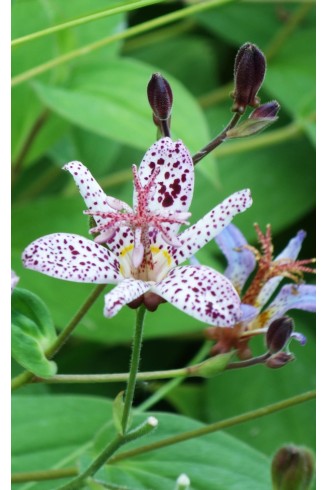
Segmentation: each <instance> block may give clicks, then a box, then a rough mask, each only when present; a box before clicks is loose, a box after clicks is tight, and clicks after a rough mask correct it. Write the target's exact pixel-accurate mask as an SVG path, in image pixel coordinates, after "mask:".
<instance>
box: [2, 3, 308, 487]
mask: <svg viewBox="0 0 328 490" xmlns="http://www.w3.org/2000/svg"><path fill="white" fill-rule="evenodd" d="M127 3H131V2H111V1H108V0H92V1H91V0H75V1H66V0H65V1H64V0H16V1H13V2H12V21H13V26H12V35H13V39H16V38H19V37H21V36H24V35H27V34H30V33H33V32H36V31H39V30H41V29H45V28H47V27H50V26H54V25H58V24H60V23H63V22H66V21H69V20H72V19H75V18H80V17H83V16H86V15H89V14H91V13H93V12H100V11H102V10H105V9H108V8H111V7H113V8H114V7H115V6H120V5H123V4H127ZM196 3H197V2H174V1H173V2H159V3H157V4H155V5H150V6H148V7H146V8H142V9H137V8H135V9H132V10H131V11H129V12H125V13H119V14H116V15H112V16H108V17H104V18H102V19H100V20H97V21H93V22H89V23H86V24H83V25H80V26H79V27H74V28H69V29H65V30H62V31H59V32H57V33H55V34H52V35H49V36H46V37H42V38H40V39H36V40H33V41H30V42H26V43H24V44H22V45H18V46H16V47H14V48H13V52H12V68H13V77H14V86H13V92H12V161H13V184H14V186H13V193H12V196H13V217H12V226H13V228H12V251H13V263H12V265H13V269H14V270H15V271H16V273H17V275H18V276H19V277H20V283H19V286H20V287H22V288H24V289H28V290H30V291H31V292H33V293H35V294H36V295H38V296H39V297H40V298H41V299H42V300H43V302H44V303H45V304H46V305H47V307H48V308H49V311H50V314H51V316H52V317H53V320H54V324H55V326H56V328H57V329H58V330H60V329H61V328H63V327H64V326H65V325H66V324H67V322H68V321H69V319H70V318H71V317H72V316H73V315H74V313H75V312H76V310H77V309H78V308H79V307H80V305H81V304H82V303H83V301H84V300H85V298H86V297H87V296H88V294H89V293H90V292H91V290H92V288H93V286H90V285H84V284H82V285H81V284H74V283H68V282H64V281H63V282H61V281H58V280H56V279H53V278H49V277H47V276H43V275H41V274H40V275H39V274H37V273H35V272H32V271H28V270H24V269H23V267H22V264H21V260H20V256H21V253H22V251H23V249H24V248H25V246H27V245H28V244H29V243H30V242H31V241H33V240H34V239H36V238H38V237H40V236H42V235H46V234H48V233H54V232H70V233H78V234H81V235H84V236H87V234H88V223H87V220H86V218H85V216H84V215H83V214H82V210H83V209H84V203H83V201H82V199H81V198H80V196H79V194H78V192H77V190H76V189H75V186H74V183H73V182H72V179H70V177H69V175H68V174H66V173H64V172H62V171H61V167H62V166H63V164H65V163H66V162H68V161H70V160H73V159H74V160H80V161H82V162H83V163H84V164H85V165H86V166H87V167H88V168H89V169H90V170H91V172H92V173H93V175H94V176H95V177H96V178H97V180H98V181H99V182H100V183H101V184H102V185H103V187H104V189H105V190H106V192H107V193H108V194H110V195H113V196H115V197H118V198H120V199H123V200H126V201H127V202H130V201H131V198H132V185H131V172H130V169H131V164H132V163H138V162H139V161H140V159H141V157H142V156H143V154H144V152H145V151H146V150H147V148H148V147H149V146H150V145H151V144H152V143H153V142H154V140H155V137H156V131H155V128H154V126H153V124H152V115H151V109H150V107H149V105H148V101H147V97H146V86H147V83H148V81H149V79H150V76H151V74H152V73H154V72H158V71H160V72H161V73H162V74H163V75H164V76H165V77H166V78H167V79H168V80H169V82H170V84H171V86H172V89H173V93H174V109H173V116H172V137H173V138H174V139H176V138H181V139H183V141H184V142H185V144H186V145H187V146H188V147H189V148H190V150H191V152H196V151H198V150H199V149H200V148H201V147H203V146H204V145H205V144H206V143H207V142H208V141H209V140H210V139H211V138H213V137H214V136H215V135H216V134H217V133H218V132H220V131H221V130H222V129H223V128H224V126H225V124H226V123H227V122H228V120H229V119H230V117H231V115H230V107H231V99H230V98H229V92H230V91H231V88H232V85H231V84H232V69H233V62H234V56H235V54H236V51H237V49H238V47H239V46H240V45H241V44H243V43H244V42H247V41H250V42H255V43H257V44H258V46H259V47H260V48H261V49H262V50H263V51H264V52H265V53H266V54H267V57H268V70H267V75H266V79H265V82H264V84H263V88H262V89H261V92H260V97H261V100H262V102H265V101H269V100H272V99H273V98H274V99H276V100H278V101H279V103H280V104H281V111H280V114H279V115H280V118H279V121H278V122H277V123H276V124H275V125H274V126H271V127H270V129H269V130H267V131H266V132H265V133H263V134H261V135H259V136H255V137H253V138H250V139H247V140H240V141H238V140H237V141H234V142H229V143H226V144H225V145H223V146H222V147H220V148H219V149H218V150H217V151H216V152H213V154H212V155H211V156H209V157H207V158H206V159H205V160H204V161H202V162H201V163H200V164H199V165H198V166H197V167H196V188H195V193H194V200H193V204H192V208H191V211H192V213H193V215H192V221H193V222H194V221H196V220H197V219H198V218H199V217H201V216H203V215H204V214H205V213H206V212H207V211H208V210H210V209H211V208H212V207H213V206H215V205H216V204H217V203H218V202H220V201H221V200H222V199H223V198H224V197H226V196H228V195H229V194H230V193H232V192H234V191H237V190H239V189H243V188H246V187H249V188H251V190H252V195H253V199H254V204H253V206H252V208H251V209H249V210H248V211H247V212H246V213H245V214H243V215H242V216H239V217H238V218H237V219H236V220H235V223H236V224H237V225H238V226H240V228H241V229H242V231H243V232H244V233H245V235H246V236H247V238H248V239H249V241H250V242H251V243H253V244H255V232H254V229H253V226H252V224H253V223H254V222H258V223H259V224H260V226H261V227H262V228H264V227H265V225H266V224H267V223H271V225H272V230H273V236H274V245H275V250H276V251H277V252H279V251H280V250H281V249H282V248H283V247H284V246H285V244H286V242H287V241H288V240H289V239H290V238H291V237H292V236H294V234H295V233H296V232H297V231H298V230H299V229H305V230H306V231H307V233H308V235H307V239H306V241H305V244H304V247H303V250H302V252H301V258H309V257H312V256H314V255H315V242H314V232H315V214H314V207H315V147H314V144H315V136H314V135H315V127H314V117H315V113H314V111H315V102H314V99H315V11H314V8H313V5H311V3H303V2H300V3H298V2H291V3H290V2H277V1H272V2H263V3H262V2H256V3H253V2H247V1H245V2H238V1H229V2H222V4H220V2H216V5H215V6H212V8H210V9H207V10H205V9H204V10H203V11H202V12H199V13H195V14H193V15H188V16H185V17H182V18H181V19H180V20H179V21H176V22H173V23H167V24H164V25H163V26H162V27H156V28H154V29H152V30H149V31H147V32H144V33H143V32H140V34H138V35H136V36H133V37H131V38H124V36H123V37H122V39H120V40H117V41H115V42H111V43H108V44H107V45H106V46H104V47H102V48H100V49H95V50H91V51H90V52H88V53H86V54H84V55H83V56H76V57H74V58H73V59H72V60H71V61H69V62H66V63H61V64H58V65H57V66H55V67H53V68H51V69H49V70H46V71H44V73H42V74H40V75H38V76H35V77H34V76H33V77H31V78H29V79H27V80H25V81H24V80H23V81H20V80H19V76H20V74H22V73H24V72H26V71H28V70H30V69H32V68H34V67H36V66H38V65H41V64H44V63H47V62H49V61H50V60H53V59H56V58H58V57H61V56H63V55H64V54H66V53H70V52H72V51H74V50H79V49H80V48H81V47H84V46H88V45H90V44H92V43H94V42H96V41H98V40H101V39H104V38H107V37H111V36H116V35H117V34H120V33H124V32H125V31H126V30H127V29H129V28H134V27H136V26H142V25H143V24H144V23H146V22H149V21H150V20H151V19H154V18H157V17H160V16H162V15H166V14H169V13H171V12H179V11H181V10H182V9H183V8H186V7H188V6H190V5H194V4H196ZM202 3H204V4H205V3H207V2H202ZM16 77H17V78H16ZM198 258H199V260H201V261H202V262H203V263H205V264H209V265H211V266H214V267H216V268H217V269H218V270H222V271H223V270H224V267H225V265H224V261H223V259H222V257H221V256H220V254H219V251H218V250H217V248H216V247H215V245H214V244H209V245H208V246H207V247H206V248H205V249H204V250H203V251H202V252H201V253H199V255H198ZM311 280H312V279H311V278H310V281H311ZM102 308H103V297H101V298H100V299H98V300H97V302H96V303H95V305H94V306H93V307H92V309H91V310H90V311H89V313H88V314H87V315H86V316H85V317H84V318H83V320H82V321H81V323H80V325H79V326H78V328H77V329H76V331H75V332H74V335H73V337H72V338H71V340H70V341H69V342H68V343H67V345H66V346H65V347H64V348H63V349H62V351H61V352H60V353H59V354H58V355H57V356H56V363H57V365H58V372H59V373H101V372H108V373H110V372H120V371H122V372H126V371H127V369H128V362H129V352H130V340H131V335H132V326H133V322H134V312H133V311H132V310H129V309H128V308H124V309H123V310H122V311H121V312H120V313H119V314H118V315H117V316H116V317H115V318H113V319H111V320H107V319H105V318H103V316H102ZM292 313H293V312H292ZM293 316H294V318H295V320H296V325H297V330H298V331H301V332H302V333H304V334H305V335H306V336H307V338H308V344H307V345H306V346H305V347H303V348H301V347H299V346H297V345H296V346H294V345H293V351H294V352H295V354H296V356H297V360H296V361H295V362H294V363H292V364H290V365H288V366H287V367H285V368H284V369H282V370H278V371H269V370H268V369H266V368H264V367H263V366H258V367H253V368H251V369H247V370H243V371H237V370H236V371H234V372H228V373H224V374H222V375H221V376H219V377H217V378H213V379H210V380H208V381H202V382H195V381H192V380H191V381H188V382H186V383H184V384H183V385H182V386H180V387H178V388H177V389H175V390H174V391H172V392H171V393H170V394H169V395H168V396H167V398H166V399H165V400H163V401H161V402H160V403H159V404H158V405H157V406H156V407H155V409H156V410H157V411H164V412H170V413H172V415H169V414H166V415H165V414H164V415H163V416H162V417H163V422H162V425H163V435H168V434H169V433H170V432H172V431H173V430H175V429H174V428H175V427H176V428H177V430H178V428H179V426H181V428H182V429H183V428H187V427H189V428H191V427H193V426H194V425H195V424H196V425H197V424H200V423H208V422H213V421H217V420H220V419H223V418H225V417H230V416H232V415H236V414H239V413H242V412H243V411H246V410H252V409H254V408H256V407H259V406H262V405H265V404H266V403H271V402H274V401H278V400H280V399H282V398H284V397H288V396H291V395H293V394H298V393H302V392H304V391H306V390H308V389H312V388H313V387H314V383H315V367H314V366H315V322H314V317H313V315H311V314H309V313H297V314H296V313H295V315H293ZM203 332H204V325H203V324H202V323H200V322H198V321H196V320H193V319H192V318H191V317H188V316H186V315H183V314H182V313H181V312H179V311H178V310H176V309H174V308H173V307H171V306H170V305H168V304H165V305H163V306H161V307H160V308H159V310H158V311H157V312H156V313H154V314H149V315H148V317H147V319H146V330H145V337H146V341H145V343H144V346H143V355H142V366H141V368H142V370H143V371H146V370H162V369H170V368H175V367H180V366H184V365H185V363H187V362H188V361H189V360H190V359H191V358H192V356H193V355H194V353H195V352H196V351H197V350H198V349H199V347H200V345H201V343H202V339H203ZM261 348H262V345H261V343H258V344H256V345H254V349H255V351H256V350H258V351H259V352H260V350H261ZM21 370H22V368H21V367H19V366H18V365H17V364H14V366H13V374H14V375H16V374H18V373H19V372H20V371H21ZM156 387H158V385H157V384H154V385H153V384H147V385H146V384H140V386H138V391H137V403H140V402H141V401H142V400H144V399H145V398H146V397H147V396H148V395H149V393H151V392H152V391H153V390H154V389H155V388H156ZM120 389H124V386H123V385H121V386H120V385H117V384H115V385H114V384H108V385H100V384H98V385H67V386H64V385H62V386H60V385H39V386H27V387H24V388H22V389H21V390H20V391H19V392H17V393H18V394H17V395H16V394H15V395H14V404H13V406H14V418H13V422H14V438H13V452H14V458H13V461H14V470H15V471H31V470H34V469H35V470H37V469H42V468H45V469H46V468H50V467H63V466H64V467H65V466H67V465H72V462H73V463H74V462H75V460H76V459H77V458H78V457H79V455H80V454H82V453H83V452H85V450H86V449H87V448H90V447H91V443H90V440H91V439H92V437H93V436H94V434H95V432H97V431H98V430H100V428H101V426H102V425H104V424H106V422H107V421H108V419H109V415H110V410H109V408H108V405H109V402H108V399H109V398H110V397H115V396H116V394H117V393H118V392H119V390H120ZM22 395H26V396H25V397H23V396H22ZM16 404H17V408H16ZM89 405H90V406H89ZM61 412H63V414H66V418H67V421H69V420H71V423H69V422H67V421H66V422H67V428H66V429H65V430H63V429H61V430H60V427H63V425H61V424H60V423H59V422H58V415H59V414H60V413H61ZM63 414H62V416H64V415H63ZM173 414H177V415H173ZM178 414H180V415H181V416H188V417H190V418H191V419H194V420H188V419H185V418H184V419H181V420H182V421H181V420H180V419H179V420H177V421H176V420H175V419H174V417H177V416H178ZM75 417H76V420H74V419H75ZM314 418H315V411H314V402H307V403H306V404H303V405H300V406H298V407H295V408H292V409H289V410H286V411H283V412H279V413H277V414H275V415H272V416H269V417H266V418H263V419H259V420H256V421H253V422H248V423H247V424H244V425H240V426H236V427H234V428H232V429H230V430H228V431H227V433H228V435H225V434H220V435H219V434H218V435H215V436H211V437H210V438H209V440H207V439H204V441H203V439H202V440H200V441H194V443H193V444H192V441H191V443H190V444H189V445H187V446H186V447H185V451H187V452H188V453H189V455H190V458H185V456H184V457H183V454H184V452H183V451H182V450H181V448H179V446H176V447H175V448H174V449H173V448H172V449H171V452H169V451H168V449H166V450H165V451H164V452H163V453H162V456H161V453H160V452H159V453H158V458H159V459H158V458H157V456H156V453H154V456H151V457H148V458H147V457H146V456H147V455H145V456H144V457H143V458H141V460H142V461H139V463H138V464H139V465H140V466H138V465H137V464H136V467H137V468H144V473H142V472H141V471H140V472H139V473H138V472H137V473H136V469H135V467H133V464H134V463H133V461H134V460H131V467H130V466H129V465H128V466H127V467H126V468H125V470H124V471H123V473H122V471H121V473H120V471H119V469H118V470H117V474H114V475H110V476H108V475H105V477H104V478H109V477H112V478H114V481H117V482H118V483H121V484H123V483H124V484H126V485H130V486H132V487H133V488H138V489H141V488H144V489H150V488H156V489H157V488H158V489H161V488H163V489H164V488H171V487H172V488H173V483H172V485H171V486H170V485H169V483H168V482H171V481H172V482H174V480H175V478H176V477H177V476H178V475H179V474H180V473H182V472H187V473H188V474H189V473H190V474H189V476H190V477H191V479H192V482H193V486H192V488H193V489H203V488H204V489H205V488H206V489H212V488H213V489H220V488H222V489H233V488H243V489H247V488H249V489H256V488H259V489H261V488H262V489H264V488H268V485H269V483H268V482H269V458H270V457H271V455H272V454H273V452H274V451H275V450H276V449H277V448H278V447H279V446H280V445H281V444H283V443H286V442H288V443H289V442H293V443H296V444H301V445H307V446H309V447H311V448H312V449H314V444H315V441H314V437H315V436H314ZM65 420H66V419H65ZM40 421H43V425H42V424H41V426H39V429H40V430H38V424H39V425H40V423H41V422H40ZM66 422H63V424H64V427H66V426H65V423H66ZM16 424H18V425H16ZM180 424H181V425H180ZM42 427H48V428H49V427H50V429H49V430H45V432H43V429H41V428H42ZM182 429H181V430H182ZM157 434H159V433H157ZM39 436H40V437H41V439H39ZM225 438H226V439H225ZM40 441H43V442H40ZM198 445H199V451H200V453H199V454H198V457H199V458H200V460H201V461H200V460H199V469H198V470H197V471H198V473H197V471H196V469H195V467H197V464H193V465H191V464H190V461H195V462H197V461H198V460H197V451H196V453H195V446H196V447H197V446H198ZM45 448H47V450H46V454H47V456H46V457H45ZM50 448H52V449H50ZM229 451H230V452H229ZM228 456H229V457H230V458H231V459H229V457H228ZM156 458H157V459H156ZM161 458H162V459H161ZM159 461H162V462H163V461H166V464H164V463H163V464H162V465H159V463H158V462H159ZM170 461H171V463H170ZM172 461H179V462H180V464H177V465H176V466H174V465H173V466H172ZM229 461H230V462H229ZM200 462H202V464H203V463H204V464H205V463H206V465H207V466H206V467H208V471H209V473H208V475H209V476H207V480H206V482H205V480H204V478H205V473H206V471H207V470H206V471H205V472H204V469H202V465H201V464H200ZM132 463H133V464H132ZM156 465H159V466H158V467H157V466H156ZM220 465H221V466H220ZM252 465H255V466H254V468H253V466H252ZM172 468H174V471H171V470H172ZM222 468H225V471H223V470H222ZM238 468H239V470H238ZM238 471H239V472H240V473H239V478H240V479H242V481H243V482H244V483H243V485H242V487H238V486H234V485H238V479H237V480H236V481H235V480H234V479H233V477H232V475H234V474H236V473H237V474H238ZM193 472H194V473H195V474H193V475H192V473H193ZM124 474H126V475H128V476H126V479H125V478H124ZM256 474H258V475H263V479H262V476H258V480H256V478H255V476H254V475H256ZM122 475H123V476H122ZM136 475H137V476H136ZM145 475H146V476H145ZM151 475H161V478H162V480H156V481H155V480H154V479H152V478H155V477H154V476H153V477H152V476H151ZM197 475H198V476H197ZM201 475H203V480H202V478H201V477H200V476H201ZM254 478H255V479H254ZM239 481H240V480H239ZM256 481H257V483H256ZM204 482H205V483H204ZM236 482H237V483H236ZM17 488H21V489H23V488H24V489H27V488H31V489H32V488H33V489H34V488H40V490H41V489H47V488H54V484H53V483H49V482H48V483H43V484H41V485H40V484H39V485H35V484H24V485H21V486H19V487H17Z"/></svg>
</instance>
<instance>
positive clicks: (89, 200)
mask: <svg viewBox="0 0 328 490" xmlns="http://www.w3.org/2000/svg"><path fill="white" fill-rule="evenodd" d="M63 168H64V170H67V171H68V172H70V174H71V175H72V177H73V179H74V180H75V183H76V185H77V187H78V189H79V191H80V194H81V196H82V197H83V199H84V202H85V204H86V206H87V207H88V209H89V210H90V211H102V212H108V213H110V212H114V209H113V207H111V206H109V202H111V201H116V200H115V199H113V198H108V197H107V195H106V194H105V192H104V191H103V190H102V188H101V187H100V185H99V184H98V182H97V181H96V179H95V178H94V177H93V176H92V174H91V172H90V171H89V170H88V169H87V168H86V167H85V166H84V165H83V163H81V162H77V161H73V162H70V163H67V164H66V165H64V167H63ZM94 220H95V222H96V223H97V225H98V226H99V225H102V224H104V223H106V222H108V218H102V217H101V216H94Z"/></svg>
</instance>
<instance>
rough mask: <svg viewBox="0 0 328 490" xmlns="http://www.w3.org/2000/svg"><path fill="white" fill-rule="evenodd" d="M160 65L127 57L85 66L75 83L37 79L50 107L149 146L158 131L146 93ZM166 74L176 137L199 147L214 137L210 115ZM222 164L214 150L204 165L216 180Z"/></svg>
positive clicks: (102, 132)
mask: <svg viewBox="0 0 328 490" xmlns="http://www.w3.org/2000/svg"><path fill="white" fill-rule="evenodd" d="M156 71H158V70H157V68H155V67H153V66H151V65H146V64H144V63H141V62H138V61H135V60H132V59H128V58H124V59H121V60H111V61H109V62H108V63H107V65H106V67H105V68H104V67H101V68H98V69H96V68H95V69H94V70H92V71H90V70H83V69H80V70H79V71H78V72H77V73H76V74H75V76H74V79H73V82H72V83H71V84H70V86H69V87H54V86H50V85H45V84H40V83H34V88H35V90H36V93H37V95H38V96H39V97H40V100H41V101H42V102H43V103H44V104H45V105H46V106H47V107H48V108H50V109H51V110H53V111H54V112H56V113H58V114H59V115H61V116H62V117H63V118H65V119H67V120H68V121H70V122H72V123H74V124H76V125H78V126H80V127H82V128H84V129H87V130H90V131H92V132H94V133H96V134H98V135H101V136H105V137H109V138H111V139H113V140H116V141H118V142H120V143H124V144H127V145H129V146H132V147H134V148H137V149H141V150H143V151H144V152H145V151H146V150H147V149H148V148H149V147H150V146H151V144H152V143H153V142H154V139H155V135H156V128H155V126H154V124H153V121H152V112H151V109H150V107H149V104H148V100H147V96H146V88H147V84H148V81H149V79H150V77H151V75H152V73H154V72H156ZM163 75H164V76H166V78H167V79H168V80H169V82H170V84H171V86H172V90H173V93H174V108H173V113H172V124H171V126H172V138H173V139H182V140H183V141H184V143H185V144H186V146H187V147H188V148H189V149H190V151H191V152H192V153H195V152H196V151H198V150H199V149H200V148H202V147H203V146H205V144H207V143H208V141H209V133H208V129H207V125H206V120H205V118H204V115H203V114H202V111H201V110H200V108H199V106H198V104H197V102H196V101H195V99H194V97H193V96H192V95H191V94H190V93H189V92H188V91H187V89H186V88H184V86H183V85H181V83H179V82H178V81H176V80H174V79H173V78H172V77H171V76H170V75H165V73H164V74H163ZM191 121H192V124H190V122H191ZM216 170H217V169H216V167H215V166H214V161H213V159H212V157H211V156H210V157H209V158H207V162H206V163H203V165H202V167H201V171H202V172H203V173H206V175H208V176H210V179H211V182H213V181H214V183H215V175H216Z"/></svg>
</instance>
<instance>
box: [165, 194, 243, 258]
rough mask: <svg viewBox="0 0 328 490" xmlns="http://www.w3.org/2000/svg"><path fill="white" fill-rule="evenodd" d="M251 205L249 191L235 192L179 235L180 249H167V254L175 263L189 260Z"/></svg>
mask: <svg viewBox="0 0 328 490" xmlns="http://www.w3.org/2000/svg"><path fill="white" fill-rule="evenodd" d="M251 205H252V198H251V193H250V191H249V189H245V190H243V191H239V192H236V193H235V194H232V195H231V196H230V197H228V198H227V199H225V200H224V201H223V202H222V203H221V204H219V205H218V206H216V207H215V208H214V209H212V211H210V212H209V213H207V214H206V215H205V216H204V218H202V219H200V220H199V221H197V223H196V224H194V225H193V226H190V228H188V229H187V230H185V231H184V232H183V233H181V235H179V239H180V242H181V243H182V245H181V246H180V247H177V248H174V247H169V253H170V255H171V256H172V257H173V259H174V261H175V263H176V264H177V265H178V264H181V263H182V262H184V261H185V260H187V259H189V257H191V256H192V255H193V254H194V253H196V252H197V250H199V249H200V248H202V247H203V246H204V245H206V243H208V242H209V241H210V240H212V239H213V238H214V237H215V236H216V235H218V234H219V233H220V232H221V231H222V230H223V229H224V228H225V227H226V226H227V225H228V224H229V223H230V222H231V220H232V219H233V217H234V216H235V215H236V214H238V213H242V212H243V211H245V210H246V209H247V208H249V207H250V206H251Z"/></svg>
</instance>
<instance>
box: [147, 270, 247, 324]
mask: <svg viewBox="0 0 328 490" xmlns="http://www.w3.org/2000/svg"><path fill="white" fill-rule="evenodd" d="M152 291H153V292H155V293H157V294H158V295H159V296H161V297H162V298H164V299H166V300H167V301H169V302H170V303H172V305H173V306H175V307H176V308H179V310H182V311H184V312H185V313H187V314H188V315H191V316H192V317H194V318H197V319H198V320H201V321H203V322H206V323H208V324H210V325H216V326H220V327H229V326H233V325H235V324H236V323H238V321H239V320H240V318H241V309H240V299H239V296H238V293H237V292H236V290H235V289H234V287H233V286H232V284H231V282H230V281H229V280H228V279H227V278H226V277H224V276H223V275H222V274H219V273H218V272H216V271H214V270H213V269H210V268H209V267H204V266H196V267H195V266H183V267H176V268H175V269H173V270H171V271H170V272H169V273H168V275H167V276H166V277H165V278H164V279H163V280H162V281H160V282H159V283H157V284H156V285H155V286H153V287H152Z"/></svg>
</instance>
